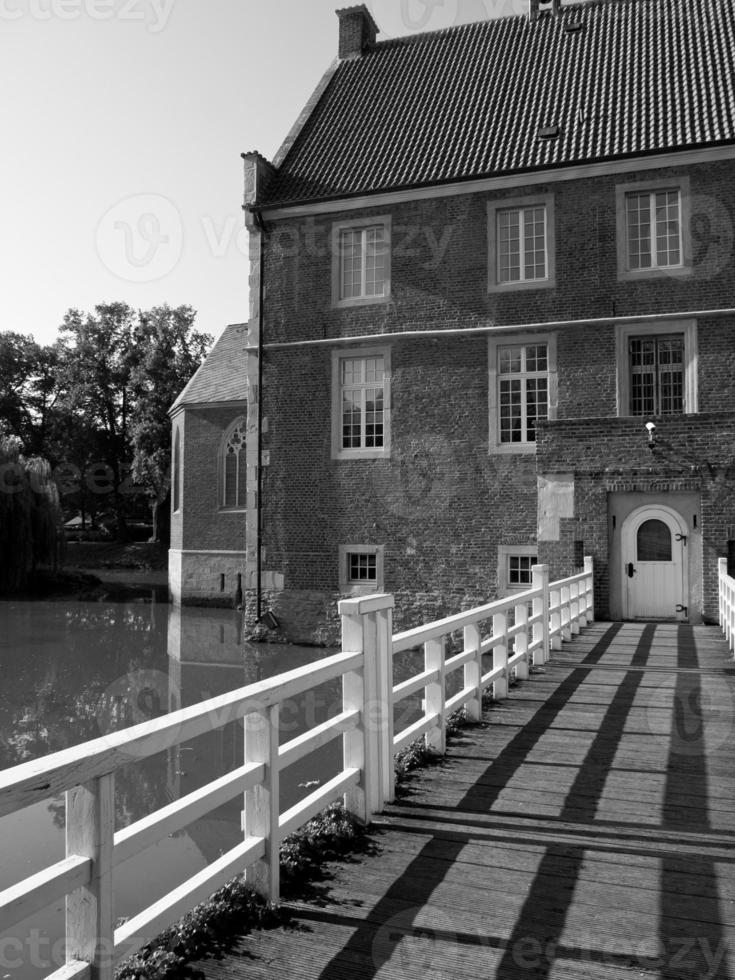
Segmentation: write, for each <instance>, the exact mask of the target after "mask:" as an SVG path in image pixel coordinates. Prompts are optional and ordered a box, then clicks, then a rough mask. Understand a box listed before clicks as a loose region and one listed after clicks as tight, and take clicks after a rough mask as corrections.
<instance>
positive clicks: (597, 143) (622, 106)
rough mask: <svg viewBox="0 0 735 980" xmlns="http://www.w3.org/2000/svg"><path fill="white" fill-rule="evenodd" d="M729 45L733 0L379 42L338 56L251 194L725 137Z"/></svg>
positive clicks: (300, 193)
mask: <svg viewBox="0 0 735 980" xmlns="http://www.w3.org/2000/svg"><path fill="white" fill-rule="evenodd" d="M573 22H578V23H579V24H580V25H581V27H580V29H578V30H569V27H570V26H571V25H572V23H573ZM733 51H735V3H734V2H733V0H591V2H588V3H574V4H565V5H564V6H563V7H562V9H561V13H560V14H559V15H558V16H556V17H554V16H553V15H551V14H550V13H542V14H541V16H540V17H539V19H538V20H537V21H535V22H533V23H531V22H530V21H529V19H528V17H527V16H525V15H524V16H514V17H504V18H500V19H496V20H487V21H483V22H481V23H476V24H468V25H464V26H459V27H453V28H448V29H446V30H441V31H436V32H433V33H429V34H419V35H415V36H413V37H408V38H399V39H395V40H391V41H385V42H380V43H378V44H377V45H375V47H373V48H371V49H369V50H368V51H367V52H366V53H365V54H363V55H362V56H361V57H358V58H355V59H353V60H345V61H343V62H341V63H340V64H339V65H338V66H337V69H336V71H335V72H334V74H333V76H332V78H331V80H330V81H329V84H328V85H327V87H326V90H325V91H324V93H323V94H322V96H321V98H320V100H319V102H318V104H317V106H316V108H315V109H314V111H313V112H312V114H311V116H310V117H309V119H308V120H307V122H306V124H305V125H304V127H303V128H302V130H301V132H300V134H299V135H298V137H297V139H296V140H295V142H294V144H293V146H292V147H291V149H290V150H289V151H288V153H287V154H286V157H285V159H284V160H283V163H282V165H281V167H280V168H279V170H278V175H277V177H276V179H275V180H274V182H273V184H272V185H271V188H270V190H269V193H268V195H267V199H266V200H265V201H264V202H263V203H264V204H267V205H270V204H282V203H287V202H291V203H293V202H298V201H309V200H320V199H328V198H338V197H344V196H349V195H355V194H364V193H370V192H373V191H380V190H389V189H399V188H403V187H412V186H416V185H428V184H432V183H443V182H446V181H457V180H463V179H468V178H473V177H482V176H492V175H494V174H503V173H512V172H518V171H524V170H537V169H541V168H544V167H559V166H564V165H567V164H573V163H582V162H592V161H598V160H604V159H610V158H613V157H625V156H630V155H637V154H648V153H654V152H661V151H666V150H675V149H679V148H684V147H695V146H702V145H708V144H716V143H722V142H732V141H735V69H734V68H733V63H734V57H733ZM551 125H558V126H559V136H558V137H557V138H552V139H540V138H539V136H538V131H539V128H540V127H545V126H551Z"/></svg>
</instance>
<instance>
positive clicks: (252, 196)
mask: <svg viewBox="0 0 735 980" xmlns="http://www.w3.org/2000/svg"><path fill="white" fill-rule="evenodd" d="M242 159H243V162H244V164H245V200H244V204H245V207H246V208H247V207H248V206H250V207H257V206H258V204H260V202H261V201H262V200H263V198H264V196H265V194H266V193H267V191H268V187H269V185H270V183H271V182H272V180H273V178H274V177H275V175H276V168H275V167H274V166H273V164H272V163H270V161H268V160H266V158H265V157H264V156H262V155H261V154H260V153H257V152H252V153H243V154H242Z"/></svg>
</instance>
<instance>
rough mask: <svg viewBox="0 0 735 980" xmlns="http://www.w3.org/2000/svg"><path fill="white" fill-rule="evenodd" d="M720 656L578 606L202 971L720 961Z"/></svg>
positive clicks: (326, 975)
mask: <svg viewBox="0 0 735 980" xmlns="http://www.w3.org/2000/svg"><path fill="white" fill-rule="evenodd" d="M734 722H735V671H733V669H732V660H731V659H730V656H729V654H728V651H727V648H726V646H725V643H724V641H723V640H722V639H721V637H720V634H719V633H718V632H717V631H716V630H714V629H712V628H708V627H694V628H691V627H687V626H681V627H678V626H676V625H671V624H655V625H654V624H649V625H646V624H623V625H621V624H614V625H612V626H611V625H610V624H594V625H593V626H591V627H590V628H588V629H587V630H585V631H584V632H583V634H582V635H581V636H579V637H577V638H575V640H574V641H573V642H572V643H569V644H565V645H564V648H563V649H562V650H558V651H554V653H553V659H552V661H551V662H550V663H549V664H547V665H546V666H545V667H544V668H542V670H540V671H538V672H534V674H533V676H532V678H531V679H530V680H529V681H524V682H523V683H521V684H519V685H517V686H516V687H514V688H512V689H511V691H510V697H509V698H508V699H507V700H506V701H504V702H502V703H500V704H497V705H494V706H492V707H491V708H490V710H489V711H488V712H486V714H485V717H484V721H483V723H482V724H481V725H478V726H474V727H473V728H470V729H467V730H465V732H464V733H463V734H462V736H461V737H460V738H459V739H458V740H457V741H455V742H454V743H453V744H452V745H451V746H450V748H449V752H448V755H447V757H446V759H445V760H444V761H443V762H442V763H440V764H439V765H437V766H436V767H432V768H430V769H428V770H425V771H424V772H423V773H421V774H420V775H419V776H418V777H417V778H416V779H415V780H414V781H413V782H412V783H411V785H410V792H409V795H408V796H406V797H404V798H403V799H402V800H401V801H399V802H398V803H396V804H394V805H391V806H390V807H388V808H387V809H386V812H385V813H384V814H382V815H380V816H379V817H378V818H377V820H376V826H375V833H374V844H375V847H374V853H371V854H367V855H359V856H357V857H356V858H355V860H354V861H351V862H349V863H346V864H336V865H332V866H330V868H329V877H328V879H327V881H326V882H324V883H323V884H322V885H319V886H317V889H318V890H317V892H316V894H315V896H314V897H313V898H311V899H310V900H309V901H308V902H297V903H292V904H291V905H290V906H289V911H290V913H291V915H292V921H291V923H290V924H289V926H287V927H279V928H276V929H271V930H268V931H265V932H256V933H253V934H251V935H249V936H247V937H244V938H242V939H240V940H238V941H237V943H236V945H235V948H234V950H233V953H232V954H231V955H229V956H227V957H225V958H224V959H223V960H217V961H208V962H204V963H201V964H198V967H199V968H201V970H202V971H203V973H204V975H205V977H206V978H207V980H236V978H242V977H248V978H256V980H257V978H266V977H267V978H271V977H273V976H277V975H283V976H287V977H289V978H293V980H316V978H319V980H342V978H345V980H346V978H350V980H362V978H366V980H367V978H370V980H373V978H380V980H394V978H395V980H414V978H415V980H433V978H437V980H439V978H441V980H453V978H455V977H457V978H460V977H462V978H467V977H471V978H474V977H477V978H479V977H482V978H498V980H527V978H528V980H530V978H533V980H562V978H563V980H577V978H579V980H582V978H584V980H623V978H625V980H630V978H631V977H645V978H649V980H650V978H653V977H660V978H672V980H673V978H682V980H687V978H689V980H694V978H695V977H696V978H697V980H704V978H705V977H706V978H708V980H715V978H722V980H725V978H729V977H733V976H735V846H734V845H735V752H733V746H732V743H733V739H734V738H735V731H734V728H735V725H734Z"/></svg>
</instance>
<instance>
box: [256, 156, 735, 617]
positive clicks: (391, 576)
mask: <svg viewBox="0 0 735 980" xmlns="http://www.w3.org/2000/svg"><path fill="white" fill-rule="evenodd" d="M730 174H731V166H730V164H729V163H715V164H708V165H706V166H698V167H690V168H669V169H666V170H661V171H657V172H652V171H649V172H646V173H645V174H643V175H642V179H645V180H651V179H655V178H658V177H672V178H675V177H678V176H681V175H686V176H688V178H689V180H690V187H691V205H692V208H691V210H692V216H693V229H694V234H693V244H694V256H693V258H694V272H693V274H692V275H691V276H687V277H676V276H662V277H660V278H654V279H647V280H643V281H640V282H620V281H618V278H617V245H616V196H615V188H616V185H618V184H620V183H628V182H630V181H631V180H632V179H633V177H632V176H631V175H620V176H615V175H609V176H603V177H596V178H590V179H584V180H575V181H569V182H562V183H550V184H534V185H530V186H528V187H526V188H514V189H512V190H508V191H507V192H497V193H493V194H492V195H486V194H466V195H457V196H454V197H449V198H444V199H440V200H434V201H431V200H423V201H413V202H405V203H401V204H397V205H395V206H393V207H391V208H386V207H381V208H377V209H368V210H355V211H350V212H340V214H339V215H337V216H330V215H328V216H325V217H322V218H316V219H315V218H300V219H297V220H296V219H289V220H285V219H283V220H279V221H277V222H270V223H269V225H268V236H267V240H266V247H265V277H266V278H265V296H266V299H265V306H264V313H265V329H264V339H265V343H266V345H267V344H268V343H273V342H284V341H303V340H317V339H325V338H337V337H356V336H362V335H375V334H380V333H397V332H401V331H409V330H435V331H437V337H436V338H433V337H427V338H422V339H417V340H413V339H412V340H406V341H399V342H393V343H392V346H391V358H392V452H391V458H390V459H380V460H362V461H333V460H332V459H331V452H330V447H331V442H330V440H331V432H330V429H331V422H330V419H331V395H330V389H331V352H330V349H329V348H328V347H323V348H309V347H301V348H296V349H293V350H291V351H286V350H271V351H269V350H267V349H266V353H265V361H264V392H263V397H264V415H265V416H266V417H267V419H268V424H269V428H268V432H267V433H266V434H265V435H264V449H265V450H266V451H267V452H268V454H269V455H268V458H269V465H268V467H267V469H266V470H265V476H264V480H263V501H262V503H263V545H264V548H265V558H264V565H263V567H264V571H266V572H267V573H268V575H270V576H273V575H275V574H277V575H279V576H281V575H282V576H283V581H284V583H285V592H284V593H282V594H280V598H279V593H273V594H272V595H270V596H269V598H268V601H269V602H277V603H278V604H279V605H280V608H281V613H282V615H281V617H280V618H282V619H283V620H284V621H288V620H289V619H290V621H291V622H293V621H294V620H300V621H301V622H302V623H307V622H308V623H309V624H314V623H317V621H318V620H319V615H320V614H319V612H318V607H319V602H320V601H323V605H324V609H325V612H324V617H323V619H322V623H327V622H330V621H333V619H332V620H330V617H331V616H332V614H331V613H327V612H326V608H327V606H329V608H331V604H333V602H334V600H335V598H336V596H337V591H338V561H337V558H338V546H339V544H345V543H365V544H382V545H384V547H385V589H386V590H387V591H391V592H395V593H396V594H397V595H399V594H400V595H401V596H402V600H403V609H402V608H401V603H400V602H399V603H397V610H396V625H397V627H398V628H402V627H403V626H404V625H408V624H409V623H414V622H415V621H417V620H418V619H420V618H421V617H423V616H425V617H427V618H429V617H430V616H431V617H433V616H435V615H440V614H442V613H445V612H449V611H454V610H457V609H459V608H462V607H463V606H464V605H465V604H466V601H467V599H468V597H470V596H471V597H472V598H473V601H474V600H475V599H476V601H482V600H484V599H487V598H491V597H493V596H494V595H495V594H496V591H497V587H498V583H497V548H498V546H499V545H501V544H526V543H533V542H534V541H535V536H536V474H537V466H536V459H535V457H534V456H533V455H530V456H525V455H524V456H501V455H489V454H488V341H487V337H485V336H475V337H469V336H465V337H455V338H447V337H441V336H439V332H440V331H442V330H445V329H447V328H467V327H477V326H482V327H485V326H492V325H493V324H524V323H535V322H545V321H555V320H567V319H584V318H589V319H592V318H596V317H612V316H628V315H630V316H633V315H634V316H640V317H641V318H642V319H645V317H646V316H647V315H651V314H655V313H660V312H663V311H667V312H670V311H682V312H687V311H691V310H694V309H715V308H724V307H729V306H731V305H733V289H732V283H733V264H732V215H733V214H735V182H733V181H732V178H731V176H730ZM526 193H528V194H534V195H535V194H542V193H550V194H553V195H554V203H555V238H556V282H557V285H556V287H555V288H548V289H547V288H539V289H526V290H521V291H516V292H504V293H503V292H488V289H487V282H488V268H487V264H488V231H487V205H488V201H490V200H492V201H500V202H502V200H504V199H506V198H518V197H520V196H523V194H526ZM384 214H390V216H391V220H392V238H393V242H392V266H391V273H392V276H391V278H392V287H391V298H390V301H389V302H387V303H376V304H369V305H366V306H360V307H353V308H347V309H345V308H334V307H333V305H332V257H331V254H330V241H331V230H332V225H333V223H334V221H336V220H349V219H352V218H362V217H365V218H369V217H374V216H377V215H384ZM704 229H708V230H709V233H708V235H705V234H704V231H703V230H704ZM732 328H733V324H732V322H731V321H727V320H721V319H712V320H706V319H700V321H699V324H698V331H697V342H698V359H699V370H698V374H699V396H698V397H699V409H700V411H702V412H705V413H709V416H710V417H709V421H706V420H705V421H701V420H697V419H696V418H693V417H686V418H684V419H679V420H676V423H675V426H676V428H675V429H674V428H672V429H670V430H668V436H667V438H673V436H674V433H675V434H676V441H675V448H672V449H670V450H667V449H666V448H665V445H664V443H665V439H664V431H665V427H664V426H661V436H662V441H661V442H660V448H659V449H658V450H657V454H658V455H654V456H652V455H651V454H650V451H649V450H648V449H647V447H646V445H645V431H644V430H643V429H642V424H641V421H640V420H625V419H616V418H615V416H616V415H617V385H616V373H615V330H614V328H613V327H612V326H588V327H577V328H572V329H561V330H559V331H557V333H556V341H557V362H558V417H559V420H560V421H559V422H557V423H552V424H550V425H549V426H548V427H547V428H546V429H545V430H544V436H543V442H542V445H541V446H540V447H539V451H540V455H539V465H538V472H540V473H547V472H551V473H553V472H561V471H567V472H570V473H574V474H575V516H574V518H564V519H562V521H561V527H560V536H559V541H558V542H556V543H555V545H554V547H553V548H551V547H550V548H548V549H546V550H547V551H548V558H549V560H550V562H551V564H552V570H553V571H555V572H556V573H557V574H566V573H567V572H568V571H569V569H570V565H571V564H572V562H573V559H574V555H575V541H578V540H580V539H581V538H583V539H584V542H585V550H586V551H587V552H588V553H590V552H592V553H593V554H595V555H596V556H597V557H598V558H599V568H598V595H600V596H601V595H602V594H603V593H604V592H605V590H606V589H607V585H608V580H607V575H608V570H607V567H606V555H607V533H608V532H607V523H606V516H605V515H606V500H607V494H608V492H612V491H610V486H611V484H614V483H615V480H622V481H623V482H625V481H627V480H632V481H633V482H634V483H635V481H636V480H638V479H639V476H640V474H639V470H641V469H642V470H644V471H648V470H652V472H650V473H648V472H646V473H645V474H644V475H645V479H648V480H649V485H651V486H653V482H651V481H653V478H654V477H655V478H656V479H657V480H658V479H659V478H661V480H662V481H663V482H662V483H661V489H660V492H665V491H666V490H668V489H670V488H672V487H673V486H674V485H675V484H676V481H678V480H680V479H684V478H685V477H686V479H689V480H690V481H691V480H694V482H695V483H696V486H697V489H698V491H699V488H702V493H703V494H704V497H703V499H704V500H706V501H707V503H706V505H705V504H703V519H705V520H707V522H708V527H707V533H708V534H709V535H710V536H709V538H708V541H709V543H708V544H707V545H706V549H707V550H706V551H705V555H704V561H705V566H707V567H706V569H705V578H706V582H705V588H704V593H705V597H706V598H705V604H706V605H707V608H708V609H709V608H710V607H711V580H712V576H714V574H715V563H714V557H715V555H716V552H717V550H718V548H719V547H720V545H721V541H722V534H721V526H722V524H723V521H724V520H725V518H726V516H727V515H726V511H727V505H726V503H725V498H724V497H723V495H722V494H720V493H719V492H718V493H715V491H714V489H713V488H714V487H715V485H716V484H717V479H721V477H717V478H714V482H713V480H712V478H711V477H710V476H709V471H707V470H706V459H709V456H707V455H706V454H707V453H708V452H709V449H708V448H707V447H708V440H709V439H710V438H711V437H713V436H716V442H717V446H718V449H717V452H718V453H719V454H720V456H718V459H720V463H718V464H717V465H718V466H720V467H721V466H725V471H727V466H728V465H729V464H726V462H725V459H726V456H727V438H728V437H727V436H722V435H718V431H719V430H718V429H717V425H719V424H720V423H719V422H715V421H713V420H714V419H715V416H714V415H712V413H713V412H715V411H717V412H720V413H721V414H720V416H719V417H718V418H719V419H720V421H721V423H722V425H723V426H725V428H724V429H722V432H725V431H728V432H729V431H730V430H729V428H727V427H728V426H730V422H729V421H728V419H729V416H728V415H727V414H726V413H729V412H735V381H734V380H733V379H734V378H735V371H734V370H733V368H735V345H733V343H732V339H731V337H732ZM579 420H589V421H585V422H584V424H583V425H581V426H580V425H579V424H578V421H579ZM597 420H603V421H597ZM567 422H569V425H568V426H567V427H566V428H565V427H564V426H565V425H566V423H567ZM611 427H612V428H611ZM613 432H614V439H613V437H612V435H611V433H613ZM672 445H673V444H672ZM668 451H670V452H671V453H674V454H675V455H676V459H677V460H678V462H672V461H671V460H669V461H668V462H666V461H665V455H664V454H665V453H666V452H668ZM687 453H690V454H693V457H694V459H695V463H694V464H692V465H696V466H697V467H699V471H698V473H697V474H695V475H694V476H692V475H691V474H689V473H684V470H683V469H682V467H683V466H684V463H683V462H682V460H683V459H684V456H685V455H686V454H687ZM682 454H683V455H682ZM710 455H711V454H710ZM705 457H706V458H705ZM686 465H690V464H686ZM610 467H612V468H613V471H612V472H611V473H608V472H607V471H608V470H609V469H610ZM719 472H720V470H718V473H719ZM672 481H673V482H672ZM718 494H719V495H718ZM729 520H730V522H731V523H732V522H735V516H732V515H731V516H730V517H729ZM710 528H711V531H710ZM708 563H709V564H711V572H710V570H709V567H708ZM320 596H321V600H320V598H319V597H320ZM409 597H411V598H409ZM417 597H423V598H417ZM310 610H311V611H310ZM320 628H321V627H319V626H318V625H309V626H308V629H307V632H312V633H313V634H315V633H318V632H319V629H320ZM329 630H331V627H328V628H327V632H329ZM320 635H322V634H320ZM330 635H331V633H330Z"/></svg>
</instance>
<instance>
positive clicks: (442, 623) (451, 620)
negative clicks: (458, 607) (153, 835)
mask: <svg viewBox="0 0 735 980" xmlns="http://www.w3.org/2000/svg"><path fill="white" fill-rule="evenodd" d="M540 595H541V591H540V589H528V590H527V591H525V592H517V593H515V594H514V595H512V596H506V597H505V598H503V599H494V600H493V601H492V602H488V603H486V604H485V605H484V606H477V607H476V608H474V609H468V610H467V611H466V612H461V613H454V614H453V615H451V616H446V617H445V618H444V619H437V620H435V621H434V622H433V623H426V624H425V625H424V626H416V627H414V628H413V629H410V630H404V631H403V632H402V633H395V634H394V636H393V652H394V653H401V652H402V651H403V650H410V649H411V648H412V647H415V646H418V645H419V644H420V643H425V642H426V640H429V639H432V638H433V637H436V636H446V635H447V634H448V633H453V632H454V631H455V630H460V629H464V627H465V626H471V625H472V624H473V623H481V622H482V621H483V620H485V619H490V618H491V617H492V616H494V615H495V614H496V613H499V612H506V611H508V610H510V609H513V608H514V607H515V606H517V605H518V603H519V602H530V601H532V600H533V599H537V598H538V597H539V596H540Z"/></svg>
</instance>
